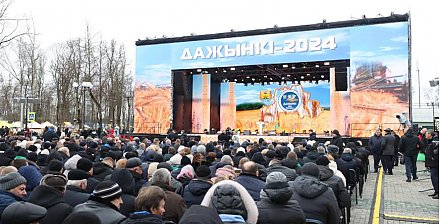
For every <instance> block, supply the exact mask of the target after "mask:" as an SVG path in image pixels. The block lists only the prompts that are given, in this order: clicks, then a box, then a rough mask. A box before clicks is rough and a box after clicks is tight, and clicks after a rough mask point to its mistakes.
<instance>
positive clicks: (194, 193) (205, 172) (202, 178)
mask: <svg viewBox="0 0 440 224" xmlns="http://www.w3.org/2000/svg"><path fill="white" fill-rule="evenodd" d="M210 178H211V170H210V169H209V167H208V166H206V165H200V166H199V167H198V168H197V170H196V178H194V179H192V180H191V181H190V182H189V183H188V184H187V185H186V187H185V188H184V190H183V199H185V203H186V207H187V208H190V207H191V206H192V205H200V203H201V202H202V201H203V198H204V197H205V194H206V192H208V190H209V188H211V187H212V181H211V179H210Z"/></svg>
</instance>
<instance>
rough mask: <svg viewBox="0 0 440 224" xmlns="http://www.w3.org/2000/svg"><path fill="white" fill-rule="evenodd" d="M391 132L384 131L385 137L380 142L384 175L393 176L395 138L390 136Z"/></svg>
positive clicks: (388, 130)
mask: <svg viewBox="0 0 440 224" xmlns="http://www.w3.org/2000/svg"><path fill="white" fill-rule="evenodd" d="M391 132H392V130H391V129H389V128H387V129H385V135H384V136H383V140H382V145H381V147H382V163H383V168H384V172H385V174H388V175H393V156H394V143H395V142H396V138H395V137H394V135H392V134H391Z"/></svg>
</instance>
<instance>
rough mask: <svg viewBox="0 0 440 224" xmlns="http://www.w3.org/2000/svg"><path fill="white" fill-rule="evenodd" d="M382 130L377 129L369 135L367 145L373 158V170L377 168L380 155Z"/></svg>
mask: <svg viewBox="0 0 440 224" xmlns="http://www.w3.org/2000/svg"><path fill="white" fill-rule="evenodd" d="M382 139H383V137H382V130H380V129H377V130H376V132H375V133H374V135H373V136H371V137H370V140H369V141H368V145H369V146H370V150H371V153H372V154H373V159H374V172H375V173H377V171H378V170H379V162H380V156H381V155H382Z"/></svg>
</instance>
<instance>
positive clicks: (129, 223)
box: [121, 212, 164, 224]
mask: <svg viewBox="0 0 440 224" xmlns="http://www.w3.org/2000/svg"><path fill="white" fill-rule="evenodd" d="M163 223H164V222H163V220H162V218H161V217H160V216H157V215H153V214H151V213H149V212H137V213H133V214H130V217H129V218H128V219H126V220H124V221H123V222H121V224H163Z"/></svg>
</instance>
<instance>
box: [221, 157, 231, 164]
mask: <svg viewBox="0 0 440 224" xmlns="http://www.w3.org/2000/svg"><path fill="white" fill-rule="evenodd" d="M220 162H223V163H228V164H231V165H234V161H233V160H232V158H231V157H230V156H229V155H224V156H223V157H222V158H221V160H220Z"/></svg>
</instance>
